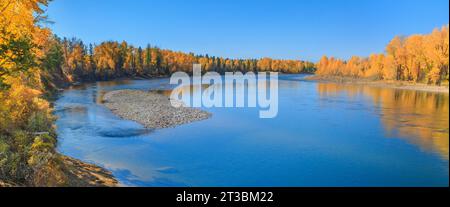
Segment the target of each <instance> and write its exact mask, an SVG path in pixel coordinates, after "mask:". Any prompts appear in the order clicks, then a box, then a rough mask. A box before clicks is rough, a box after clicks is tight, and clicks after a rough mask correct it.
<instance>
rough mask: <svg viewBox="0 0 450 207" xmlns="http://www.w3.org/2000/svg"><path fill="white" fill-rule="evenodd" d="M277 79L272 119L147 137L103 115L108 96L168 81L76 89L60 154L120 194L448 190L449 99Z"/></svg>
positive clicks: (223, 121)
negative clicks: (108, 175)
mask: <svg viewBox="0 0 450 207" xmlns="http://www.w3.org/2000/svg"><path fill="white" fill-rule="evenodd" d="M302 77H303V75H281V76H280V80H279V113H278V116H277V117H276V118H273V119H260V118H259V109H257V108H205V109H204V110H207V111H209V112H211V113H212V117H211V118H210V119H208V120H204V121H199V122H194V123H190V124H186V125H182V126H177V127H174V128H168V129H159V130H148V129H144V128H143V127H142V126H141V125H139V124H137V123H135V122H133V121H128V120H123V119H121V118H119V117H117V116H115V115H114V114H113V113H111V112H110V111H109V110H108V109H107V108H105V107H103V106H102V105H101V97H102V95H103V94H104V93H105V92H107V91H111V90H118V89H138V90H170V89H171V88H173V87H174V86H172V85H169V80H168V79H152V80H121V81H109V82H97V83H90V84H84V85H81V86H74V87H72V88H70V89H67V90H65V91H64V92H63V93H62V94H61V95H60V97H59V98H58V99H57V101H56V102H55V115H56V116H57V117H58V120H57V122H56V126H57V133H58V151H59V152H61V153H62V154H65V155H68V156H72V157H75V158H78V159H80V160H83V161H86V162H90V163H94V164H97V165H99V166H102V167H105V168H106V169H108V170H110V171H112V172H113V174H114V176H116V178H117V179H118V180H119V182H120V183H121V185H124V186H301V187H311V186H448V183H449V162H448V160H449V150H448V149H449V95H448V94H439V93H431V92H419V91H411V90H398V89H389V88H377V87H370V86H363V85H345V84H333V83H318V82H312V81H303V80H302Z"/></svg>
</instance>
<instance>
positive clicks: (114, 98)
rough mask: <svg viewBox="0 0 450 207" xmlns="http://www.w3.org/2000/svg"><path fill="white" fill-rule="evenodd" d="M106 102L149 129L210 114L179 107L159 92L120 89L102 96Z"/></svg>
mask: <svg viewBox="0 0 450 207" xmlns="http://www.w3.org/2000/svg"><path fill="white" fill-rule="evenodd" d="M103 104H104V105H105V106H106V107H107V108H109V109H110V110H111V111H112V112H113V113H114V114H116V115H118V116H120V117H122V118H124V119H129V120H133V121H136V122H138V123H140V124H142V125H144V126H145V127H146V128H152V129H161V128H169V127H174V126H177V125H181V124H187V123H191V122H194V121H200V120H204V119H208V118H209V117H210V116H211V114H210V113H208V112H206V111H202V110H199V109H195V108H188V107H185V106H184V105H183V104H182V103H178V104H180V105H181V107H179V108H175V107H173V106H172V105H171V104H170V99H169V97H167V96H164V95H162V94H159V93H156V92H145V91H139V90H117V91H111V92H108V93H106V94H105V95H104V96H103Z"/></svg>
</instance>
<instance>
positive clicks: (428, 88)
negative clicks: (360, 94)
mask: <svg viewBox="0 0 450 207" xmlns="http://www.w3.org/2000/svg"><path fill="white" fill-rule="evenodd" d="M304 80H306V81H317V82H319V83H338V84H355V85H366V86H372V87H379V88H392V89H401V90H414V91H423V92H433V93H446V94H448V93H449V87H448V86H437V85H428V84H423V83H412V82H407V81H385V80H367V79H357V78H348V77H337V76H310V77H306V78H305V79H304Z"/></svg>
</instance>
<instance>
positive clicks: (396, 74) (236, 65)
mask: <svg viewBox="0 0 450 207" xmlns="http://www.w3.org/2000/svg"><path fill="white" fill-rule="evenodd" d="M48 3H49V1H48V0H0V186H115V185H116V184H117V182H116V181H115V180H114V178H113V177H112V176H111V173H109V172H107V171H105V170H104V169H102V168H100V167H97V166H94V165H90V164H86V163H82V162H80V161H78V160H75V159H72V158H69V157H66V156H63V155H60V154H59V153H58V152H57V151H56V150H55V148H56V143H57V137H56V133H55V127H54V121H55V119H56V117H54V116H53V115H52V107H51V105H50V103H49V102H50V101H51V100H52V97H54V96H55V95H57V93H58V91H60V90H61V89H62V88H64V87H67V86H69V85H71V84H75V83H79V82H87V81H97V80H110V79H116V78H135V77H141V78H151V77H158V76H168V75H170V74H172V73H174V72H176V71H184V72H191V70H192V64H193V63H199V64H201V65H202V68H204V69H205V71H217V72H220V73H223V72H227V71H242V72H246V71H277V72H282V73H314V72H315V71H316V68H317V73H316V74H317V75H318V76H319V77H351V78H356V79H358V78H370V79H373V80H392V81H401V80H403V81H409V82H414V83H424V84H433V85H448V80H449V58H448V55H449V54H448V51H449V41H448V39H449V35H448V26H444V27H442V28H441V29H436V30H435V31H433V32H432V33H431V34H428V35H412V36H410V37H396V38H394V39H393V40H392V41H391V43H390V44H389V45H388V47H387V49H386V53H385V54H376V55H371V56H370V57H369V58H360V57H353V58H351V59H350V60H348V61H344V60H339V59H336V58H327V57H324V58H322V59H321V60H320V61H319V62H318V63H317V64H314V63H312V62H308V61H302V60H276V59H271V58H262V59H229V58H222V57H215V56H209V55H195V54H193V53H183V52H175V51H171V50H166V49H160V48H158V47H152V46H150V45H148V46H146V47H144V48H142V47H135V46H132V45H129V44H128V43H127V42H125V41H123V42H120V43H119V42H115V41H108V42H103V43H101V44H99V45H92V44H88V45H86V44H84V43H83V42H82V41H81V40H78V39H76V38H73V39H67V38H62V39H61V38H59V37H56V36H55V35H54V34H53V33H52V31H51V30H50V29H49V28H47V27H46V25H47V24H48V20H47V18H46V16H45V12H44V11H45V7H46V6H47V5H48Z"/></svg>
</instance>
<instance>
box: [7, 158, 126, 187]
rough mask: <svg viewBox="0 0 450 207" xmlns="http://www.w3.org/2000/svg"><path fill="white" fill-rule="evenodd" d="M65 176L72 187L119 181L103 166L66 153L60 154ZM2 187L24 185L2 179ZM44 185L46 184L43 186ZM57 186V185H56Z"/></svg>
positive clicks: (112, 185) (115, 183)
mask: <svg viewBox="0 0 450 207" xmlns="http://www.w3.org/2000/svg"><path fill="white" fill-rule="evenodd" d="M58 156H59V158H60V161H61V166H62V168H61V169H62V170H63V173H64V176H65V179H64V184H61V185H58V186H70V187H116V186H118V181H117V180H116V179H115V178H114V176H113V175H112V173H111V172H110V171H108V170H106V169H104V168H102V167H99V166H96V165H94V164H89V163H85V162H82V161H80V160H77V159H75V158H72V157H68V156H65V155H58ZM0 187H24V185H22V184H18V183H14V182H11V181H8V180H1V179H0ZM42 187H44V186H42ZM54 187H57V186H54Z"/></svg>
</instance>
